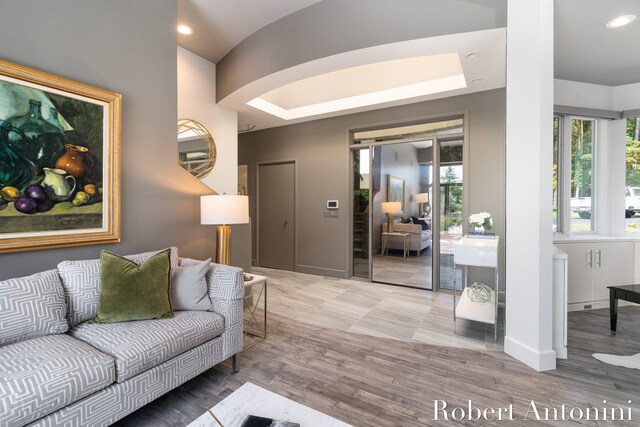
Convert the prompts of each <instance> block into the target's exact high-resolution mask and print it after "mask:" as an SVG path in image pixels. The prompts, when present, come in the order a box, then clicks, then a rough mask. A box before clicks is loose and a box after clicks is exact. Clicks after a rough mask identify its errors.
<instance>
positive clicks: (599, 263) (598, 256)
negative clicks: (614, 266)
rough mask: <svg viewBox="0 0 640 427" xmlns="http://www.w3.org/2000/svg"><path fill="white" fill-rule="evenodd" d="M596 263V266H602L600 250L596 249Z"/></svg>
mask: <svg viewBox="0 0 640 427" xmlns="http://www.w3.org/2000/svg"><path fill="white" fill-rule="evenodd" d="M596 256H597V258H596V263H597V264H598V267H602V251H601V250H598V252H596Z"/></svg>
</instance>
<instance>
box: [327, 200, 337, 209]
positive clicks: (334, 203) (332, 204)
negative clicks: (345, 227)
mask: <svg viewBox="0 0 640 427" xmlns="http://www.w3.org/2000/svg"><path fill="white" fill-rule="evenodd" d="M327 209H338V201H337V200H327Z"/></svg>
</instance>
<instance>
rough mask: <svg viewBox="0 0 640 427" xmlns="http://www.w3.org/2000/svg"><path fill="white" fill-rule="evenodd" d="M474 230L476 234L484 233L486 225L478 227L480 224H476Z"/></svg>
mask: <svg viewBox="0 0 640 427" xmlns="http://www.w3.org/2000/svg"><path fill="white" fill-rule="evenodd" d="M473 231H474V233H476V234H484V226H482V225H481V226H479V227H478V226H476V227H475V229H474V230H473Z"/></svg>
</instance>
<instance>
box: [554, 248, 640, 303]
mask: <svg viewBox="0 0 640 427" xmlns="http://www.w3.org/2000/svg"><path fill="white" fill-rule="evenodd" d="M557 246H558V247H559V248H560V249H561V250H562V251H564V252H565V253H566V254H567V255H568V258H569V269H568V270H569V274H568V276H569V289H568V303H569V309H570V310H583V309H588V308H603V307H608V300H609V290H608V289H607V286H611V285H624V284H631V283H633V278H634V259H635V257H634V244H633V242H589V243H587V242H582V243H558V244H557Z"/></svg>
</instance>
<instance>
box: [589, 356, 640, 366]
mask: <svg viewBox="0 0 640 427" xmlns="http://www.w3.org/2000/svg"><path fill="white" fill-rule="evenodd" d="M593 357H595V358H596V359H598V360H599V361H601V362H604V363H608V364H609V365H615V366H622V367H624V368H631V369H640V353H638V354H634V355H633V356H617V355H615V354H605V353H594V354H593Z"/></svg>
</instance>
